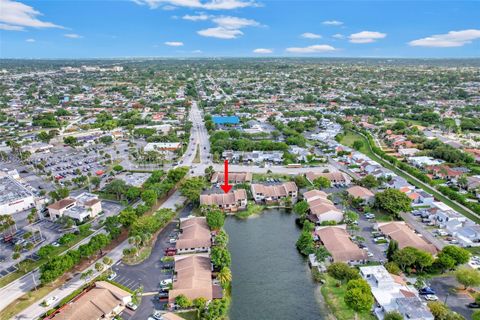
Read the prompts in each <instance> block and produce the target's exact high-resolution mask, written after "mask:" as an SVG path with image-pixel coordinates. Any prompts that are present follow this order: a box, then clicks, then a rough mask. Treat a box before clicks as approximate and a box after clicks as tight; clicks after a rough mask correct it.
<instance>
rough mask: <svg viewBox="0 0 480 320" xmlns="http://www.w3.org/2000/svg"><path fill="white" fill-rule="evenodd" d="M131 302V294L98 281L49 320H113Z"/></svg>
mask: <svg viewBox="0 0 480 320" xmlns="http://www.w3.org/2000/svg"><path fill="white" fill-rule="evenodd" d="M131 301H132V295H131V294H130V293H129V292H127V291H125V290H123V289H120V288H119V287H117V286H115V285H113V284H111V283H109V282H106V281H97V282H95V284H94V285H93V286H92V287H90V288H88V289H86V290H85V291H84V292H82V293H81V294H79V295H78V296H76V297H75V298H73V300H72V301H70V302H69V303H67V304H66V305H64V306H63V307H61V308H60V309H58V310H57V311H55V312H54V313H53V314H52V315H50V316H48V317H47V319H55V320H71V319H75V320H100V319H101V320H105V319H106V320H113V319H116V316H118V315H119V314H120V313H121V312H122V311H123V310H124V309H125V306H126V304H127V303H129V302H131Z"/></svg>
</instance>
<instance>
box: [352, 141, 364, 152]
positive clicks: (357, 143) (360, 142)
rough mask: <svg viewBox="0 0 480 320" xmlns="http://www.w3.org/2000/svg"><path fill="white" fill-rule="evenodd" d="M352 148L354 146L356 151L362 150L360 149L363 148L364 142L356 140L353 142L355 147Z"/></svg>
mask: <svg viewBox="0 0 480 320" xmlns="http://www.w3.org/2000/svg"><path fill="white" fill-rule="evenodd" d="M352 146H353V149H355V150H360V149H362V148H363V141H362V140H355V141H354V142H353V145H352Z"/></svg>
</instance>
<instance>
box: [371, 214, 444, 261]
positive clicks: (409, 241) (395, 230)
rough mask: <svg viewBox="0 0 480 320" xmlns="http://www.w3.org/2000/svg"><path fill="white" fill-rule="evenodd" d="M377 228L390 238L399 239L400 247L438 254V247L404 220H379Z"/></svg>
mask: <svg viewBox="0 0 480 320" xmlns="http://www.w3.org/2000/svg"><path fill="white" fill-rule="evenodd" d="M376 228H377V229H378V230H380V231H381V232H382V233H383V234H384V235H385V236H386V237H388V238H389V239H391V240H395V241H397V242H398V247H399V248H400V249H403V248H406V247H414V248H417V249H420V250H423V251H426V252H429V253H431V254H433V255H435V254H437V249H436V248H435V247H434V246H433V245H432V244H430V243H428V242H427V241H425V240H424V239H423V238H421V237H420V236H419V235H417V234H416V233H415V232H414V231H413V230H412V229H410V227H409V226H408V225H407V224H406V223H405V222H403V221H393V222H379V223H377V225H376Z"/></svg>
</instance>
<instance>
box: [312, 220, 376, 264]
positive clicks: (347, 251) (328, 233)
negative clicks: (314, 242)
mask: <svg viewBox="0 0 480 320" xmlns="http://www.w3.org/2000/svg"><path fill="white" fill-rule="evenodd" d="M346 229H347V226H346V225H336V226H328V227H316V228H315V235H316V237H317V238H318V239H319V240H320V242H321V243H322V244H323V245H324V246H325V248H326V249H327V250H328V252H329V253H330V255H331V260H332V261H333V262H345V263H348V264H350V265H357V264H363V263H365V261H367V259H368V256H367V253H366V252H365V251H364V250H362V249H360V248H359V247H358V246H357V245H356V244H355V243H353V242H352V240H351V239H350V235H349V234H348V232H347V230H346Z"/></svg>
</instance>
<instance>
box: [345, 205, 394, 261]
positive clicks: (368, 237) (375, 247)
mask: <svg viewBox="0 0 480 320" xmlns="http://www.w3.org/2000/svg"><path fill="white" fill-rule="evenodd" d="M358 215H359V219H358V228H359V230H358V231H355V232H353V234H354V235H356V236H360V237H362V238H363V239H364V241H360V244H359V245H360V246H365V250H367V252H369V260H371V261H380V262H382V261H386V259H387V258H386V256H385V250H386V249H387V244H377V243H376V241H375V239H376V237H374V234H372V232H373V231H374V229H373V225H374V224H375V220H373V219H367V218H366V217H365V215H364V214H363V213H358Z"/></svg>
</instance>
